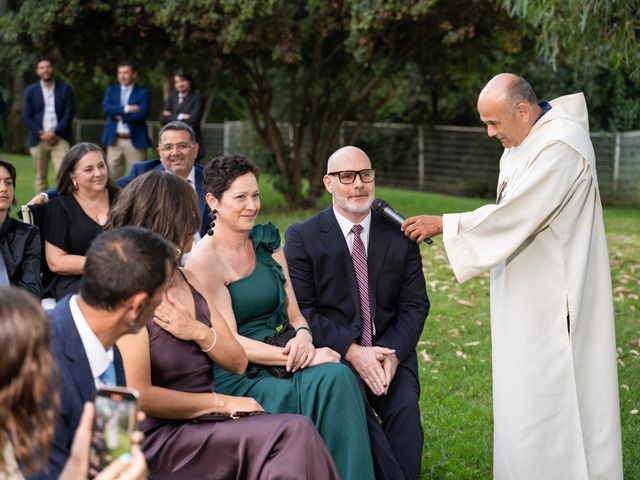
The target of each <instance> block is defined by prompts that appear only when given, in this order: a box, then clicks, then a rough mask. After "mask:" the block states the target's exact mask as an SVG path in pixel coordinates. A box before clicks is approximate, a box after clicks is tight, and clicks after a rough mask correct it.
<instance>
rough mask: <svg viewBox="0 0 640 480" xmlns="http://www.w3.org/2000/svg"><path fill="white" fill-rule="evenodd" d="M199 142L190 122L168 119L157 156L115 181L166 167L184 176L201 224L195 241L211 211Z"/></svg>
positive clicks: (42, 197)
mask: <svg viewBox="0 0 640 480" xmlns="http://www.w3.org/2000/svg"><path fill="white" fill-rule="evenodd" d="M198 148H199V145H198V144H197V143H196V140H195V134H194V133H193V130H192V129H191V127H190V126H189V125H187V124H186V123H184V122H179V121H175V122H169V123H167V124H166V125H165V126H164V127H162V130H160V134H159V136H158V154H159V155H160V158H154V159H152V160H147V161H145V162H138V163H134V164H133V165H132V166H131V171H130V172H129V175H127V176H126V177H120V178H119V179H118V180H117V181H116V183H117V184H118V186H119V187H121V188H124V187H125V186H126V185H128V184H129V183H131V182H132V181H133V179H134V178H136V177H138V176H140V175H142V174H145V173H147V172H149V171H151V170H161V171H162V170H167V171H169V172H171V173H173V174H175V175H178V176H179V177H181V178H183V179H184V180H186V181H187V182H189V184H190V185H191V187H192V188H193V190H194V191H195V192H196V197H197V198H198V205H199V206H200V215H201V216H202V226H201V229H200V232H198V233H196V238H195V240H196V241H197V240H199V239H200V238H201V237H202V235H204V234H205V232H206V231H207V230H208V229H209V225H210V223H211V213H210V211H209V210H208V209H207V208H206V207H207V204H206V203H205V201H204V190H203V188H202V165H198V164H196V163H195V159H196V156H197V155H198ZM57 193H58V192H57V190H56V189H50V190H47V191H46V192H43V193H41V194H38V195H36V196H35V197H34V198H33V199H31V201H30V202H29V204H30V205H31V204H34V203H44V202H45V201H47V200H49V199H51V198H53V197H55V196H56V195H57Z"/></svg>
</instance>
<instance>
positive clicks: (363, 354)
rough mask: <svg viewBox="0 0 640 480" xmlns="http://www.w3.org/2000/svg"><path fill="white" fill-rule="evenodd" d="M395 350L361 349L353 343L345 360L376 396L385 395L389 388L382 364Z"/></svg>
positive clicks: (382, 348) (379, 348)
mask: <svg viewBox="0 0 640 480" xmlns="http://www.w3.org/2000/svg"><path fill="white" fill-rule="evenodd" d="M391 354H395V350H392V349H390V348H385V347H361V346H360V345H356V344H355V343H352V344H351V346H350V347H349V349H348V350H347V353H346V354H345V356H344V358H345V360H346V361H347V362H349V363H350V364H351V365H353V368H355V369H356V372H358V375H360V377H361V378H362V380H364V382H365V383H366V384H367V386H368V387H369V389H370V390H371V391H372V392H373V394H374V395H378V396H379V395H383V394H384V393H385V391H386V390H387V387H388V386H389V385H388V383H387V376H386V374H385V371H384V368H383V367H382V362H383V361H384V357H386V356H387V355H391Z"/></svg>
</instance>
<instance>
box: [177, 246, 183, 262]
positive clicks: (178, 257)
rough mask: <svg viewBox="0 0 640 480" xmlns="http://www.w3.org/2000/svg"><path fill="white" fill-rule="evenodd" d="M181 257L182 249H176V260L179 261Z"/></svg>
mask: <svg viewBox="0 0 640 480" xmlns="http://www.w3.org/2000/svg"><path fill="white" fill-rule="evenodd" d="M181 257H182V249H181V248H180V247H176V259H177V260H180V258H181Z"/></svg>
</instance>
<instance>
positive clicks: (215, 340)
mask: <svg viewBox="0 0 640 480" xmlns="http://www.w3.org/2000/svg"><path fill="white" fill-rule="evenodd" d="M211 331H212V332H213V343H212V344H211V346H210V347H209V348H207V349H206V350H205V349H204V348H201V349H200V350H202V351H203V352H204V353H208V352H210V351H211V349H212V348H213V347H215V346H216V343H217V342H218V334H217V333H216V331H215V330H214V329H213V327H211Z"/></svg>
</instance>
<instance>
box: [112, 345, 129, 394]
mask: <svg viewBox="0 0 640 480" xmlns="http://www.w3.org/2000/svg"><path fill="white" fill-rule="evenodd" d="M113 366H114V368H115V369H116V385H118V386H119V387H126V386H127V379H126V377H125V374H124V366H123V364H122V355H120V350H118V347H117V346H116V345H114V346H113Z"/></svg>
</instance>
